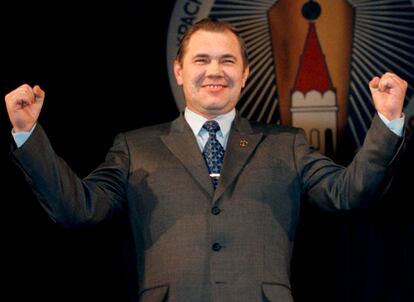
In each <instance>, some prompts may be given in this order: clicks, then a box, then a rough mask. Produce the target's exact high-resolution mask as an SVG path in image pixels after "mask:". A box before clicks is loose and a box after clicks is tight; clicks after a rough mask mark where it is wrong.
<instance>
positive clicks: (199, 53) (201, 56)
mask: <svg viewBox="0 0 414 302" xmlns="http://www.w3.org/2000/svg"><path fill="white" fill-rule="evenodd" d="M174 73H175V77H176V80H177V84H178V85H180V86H181V85H182V86H183V90H184V97H185V100H186V104H187V107H188V109H190V110H191V111H193V112H195V113H198V114H200V115H203V116H204V117H206V118H208V119H210V118H214V117H215V116H217V115H220V114H224V113H227V112H229V111H230V110H232V109H233V108H234V107H235V106H236V104H237V102H238V100H239V97H240V91H241V88H242V87H243V86H244V84H245V82H246V80H247V76H248V74H249V70H248V68H247V67H246V68H244V67H243V59H242V54H241V49H240V45H239V42H238V40H237V37H236V36H235V35H234V34H233V33H232V32H230V31H225V32H210V31H205V30H199V31H197V32H195V33H194V34H193V35H192V36H191V38H190V40H189V42H188V45H187V48H186V49H185V50H184V56H183V59H182V63H181V64H180V63H179V62H177V61H176V62H175V63H174Z"/></svg>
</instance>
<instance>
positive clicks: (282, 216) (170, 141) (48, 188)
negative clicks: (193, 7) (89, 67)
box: [5, 19, 407, 302]
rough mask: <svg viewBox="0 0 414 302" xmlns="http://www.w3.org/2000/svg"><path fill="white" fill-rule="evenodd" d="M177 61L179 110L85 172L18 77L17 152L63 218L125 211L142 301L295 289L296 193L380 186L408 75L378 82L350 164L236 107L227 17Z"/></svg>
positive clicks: (349, 196)
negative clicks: (57, 145)
mask: <svg viewBox="0 0 414 302" xmlns="http://www.w3.org/2000/svg"><path fill="white" fill-rule="evenodd" d="M174 72H175V76H176V79H177V83H178V84H179V85H181V86H183V89H184V95H185V99H186V104H187V107H186V109H185V112H184V113H183V114H182V115H181V116H179V117H178V118H177V119H176V120H174V121H172V122H171V123H166V124H162V125H156V126H152V127H147V128H143V129H138V130H135V131H130V132H127V133H121V134H119V135H118V136H117V137H116V138H115V141H114V145H113V147H112V148H111V149H110V150H109V152H108V154H107V157H106V160H105V162H104V163H102V164H101V165H100V166H99V167H98V168H97V169H96V170H95V171H93V172H92V173H91V174H90V175H89V176H87V177H86V178H84V179H80V178H78V177H77V176H76V175H75V174H74V173H73V171H72V170H71V169H70V168H69V167H68V166H67V165H66V164H65V162H64V161H63V160H62V159H61V158H59V157H58V156H57V155H56V154H55V153H54V151H53V149H52V147H51V144H50V142H49V140H48V139H47V137H46V134H45V132H44V131H43V129H42V127H41V126H40V125H39V124H38V123H37V119H38V116H39V114H40V111H41V107H42V105H43V100H44V97H45V93H44V92H43V90H42V89H41V88H40V87H39V86H35V87H33V88H32V87H30V86H29V85H26V84H24V85H22V86H20V87H18V88H17V89H15V90H14V91H12V92H10V93H9V94H8V95H6V97H5V100H6V105H7V109H8V113H9V117H10V120H11V123H12V125H13V132H14V136H15V141H16V148H15V150H14V151H13V154H12V156H13V159H14V161H15V162H16V163H17V165H18V166H19V167H21V168H22V171H23V173H24V174H25V176H26V178H27V180H28V182H29V183H30V184H31V186H32V188H33V191H34V192H35V194H36V195H37V196H38V199H39V201H40V202H41V203H42V204H43V206H44V208H45V209H46V211H47V212H48V213H49V215H50V217H51V218H52V219H54V220H55V221H56V222H57V223H60V224H62V225H65V226H73V225H78V224H93V223H98V222H100V221H102V220H104V219H108V218H110V217H111V216H113V215H114V214H115V213H117V212H118V211H120V210H121V209H124V208H126V209H127V210H128V211H129V217H130V222H131V225H132V227H133V237H134V238H133V239H134V243H135V250H136V252H137V263H138V272H139V281H140V301H144V302H147V301H226V302H229V301H239V302H240V301H249V302H250V301H283V302H287V301H293V298H292V293H291V289H290V280H289V279H290V269H289V266H290V260H291V250H292V246H293V239H294V234H295V228H296V225H297V222H298V216H299V208H300V202H301V197H302V196H303V195H305V196H306V199H307V200H309V201H310V202H312V203H314V204H316V205H318V206H319V207H321V208H324V209H326V210H330V211H337V210H348V209H352V208H355V207H363V206H367V205H369V203H371V202H372V201H373V200H375V199H376V198H377V197H378V195H379V194H380V189H381V188H383V187H385V185H386V184H387V182H388V178H389V177H388V176H389V174H390V172H391V167H392V166H393V163H394V161H395V158H396V155H397V154H398V151H399V149H401V146H402V143H403V139H402V137H401V135H402V128H403V126H402V125H403V122H404V121H403V117H402V116H403V114H402V107H403V100H404V95H405V91H406V87H407V83H406V82H405V81H404V80H402V79H400V78H399V77H398V76H396V75H395V74H392V73H386V74H385V75H383V76H382V77H381V78H379V77H375V78H374V79H373V80H372V81H371V82H370V88H371V92H372V97H373V101H374V104H375V107H376V109H377V111H378V114H376V115H375V117H374V118H373V121H372V126H371V128H370V130H369V131H368V133H367V137H366V141H365V143H364V146H363V147H362V148H361V150H360V152H359V153H358V154H357V155H356V157H355V159H354V160H353V162H352V163H351V164H350V165H349V166H348V167H347V168H344V167H342V166H340V165H337V164H335V163H334V162H332V161H331V160H330V159H328V158H326V157H324V156H323V155H321V154H319V153H318V152H316V151H315V150H314V149H313V148H312V147H311V146H310V145H309V144H308V143H307V142H306V139H305V137H304V132H303V131H302V130H300V129H296V128H289V127H281V126H277V125H257V124H253V123H250V122H249V121H247V120H246V119H244V118H242V117H241V116H240V115H239V113H238V112H237V111H236V110H235V106H236V104H237V101H238V99H239V96H240V91H241V89H242V87H243V86H244V84H245V82H246V80H247V77H248V73H249V68H248V60H247V55H246V52H245V48H244V44H243V42H242V40H241V39H240V38H239V36H238V35H237V33H236V32H235V31H234V29H233V28H231V27H230V25H228V24H227V23H224V22H220V21H216V20H210V19H204V20H202V21H200V22H199V23H197V24H195V25H194V26H193V27H191V28H190V29H189V30H188V31H187V33H186V35H185V36H184V38H183V39H182V43H181V47H180V48H179V51H178V54H177V59H176V61H175V63H174ZM212 120H215V121H217V122H218V123H214V122H211V121H212ZM206 121H208V123H207V124H206V126H204V123H205V122H206ZM213 128H214V129H213ZM210 132H211V133H210ZM206 149H208V150H206ZM203 154H204V155H205V158H203ZM223 154H224V161H222V156H223ZM210 164H213V165H212V166H210ZM221 165H222V167H221Z"/></svg>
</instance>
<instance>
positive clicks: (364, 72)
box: [167, 0, 414, 147]
mask: <svg viewBox="0 0 414 302" xmlns="http://www.w3.org/2000/svg"><path fill="white" fill-rule="evenodd" d="M381 3H382V4H381V5H378V1H375V0H338V1H331V0H317V1H309V0H297V1H291V0H261V1H257V0H231V1H230V0H229V1H226V0H177V1H176V4H175V6H174V9H173V12H172V14H171V20H170V24H169V28H168V37H167V63H168V68H169V69H168V72H169V80H170V86H171V89H172V92H173V95H174V98H175V102H176V104H177V107H178V108H179V109H180V110H182V109H183V108H184V106H185V101H184V97H183V93H182V91H181V87H179V86H177V84H176V82H175V78H174V72H173V62H174V59H175V55H176V51H177V49H178V44H179V41H180V39H181V37H182V36H183V34H184V32H185V30H186V29H187V28H188V26H190V25H191V24H193V23H195V22H197V21H199V20H201V19H202V18H204V17H212V18H217V19H220V20H223V21H227V22H229V23H231V24H232V25H233V26H234V27H235V28H236V29H237V30H238V31H239V32H240V34H241V36H242V37H243V39H244V40H245V42H246V46H247V52H248V55H249V60H250V76H249V79H248V81H247V83H246V87H245V88H244V89H243V90H242V93H241V97H240V101H239V103H238V104H237V109H238V110H239V111H240V113H241V114H242V115H243V116H244V117H246V118H248V119H251V120H256V121H260V122H265V123H281V124H291V125H294V126H295V125H296V124H295V123H299V124H297V125H298V126H300V127H304V128H306V127H308V128H309V129H312V131H314V130H315V129H316V132H313V133H316V136H317V141H318V142H320V143H321V144H322V145H323V144H324V142H325V138H324V137H322V138H321V137H320V135H321V133H322V132H323V133H324V135H326V133H327V132H326V131H325V130H329V131H330V137H329V141H330V142H333V143H334V144H335V142H336V141H337V137H338V138H339V139H340V138H341V135H342V134H343V133H344V132H346V134H347V135H348V136H349V137H350V138H351V140H352V141H353V142H354V144H355V146H356V147H359V146H360V145H362V142H363V139H364V137H365V134H366V131H367V130H368V128H369V124H370V121H371V119H372V117H373V115H374V113H375V109H374V107H373V104H372V101H371V95H370V92H369V88H368V82H369V81H370V79H371V78H372V77H373V76H376V75H380V74H382V73H384V72H386V71H392V72H395V73H396V74H398V75H400V76H401V77H402V78H404V79H405V80H406V81H407V82H408V83H413V81H414V57H413V53H414V18H413V16H414V0H405V1H399V2H398V4H396V3H395V1H392V0H389V1H382V2H381ZM412 92H413V86H409V89H408V92H407V102H406V103H407V104H408V103H409V100H410V99H411V95H412ZM303 121H309V122H310V123H311V124H310V125H309V126H306V125H302V124H300V123H301V122H303ZM318 121H319V123H322V122H321V121H323V123H328V124H329V129H323V127H322V128H321V126H320V125H319V124H318ZM305 130H306V129H305ZM312 135H313V134H312ZM326 139H327V138H326Z"/></svg>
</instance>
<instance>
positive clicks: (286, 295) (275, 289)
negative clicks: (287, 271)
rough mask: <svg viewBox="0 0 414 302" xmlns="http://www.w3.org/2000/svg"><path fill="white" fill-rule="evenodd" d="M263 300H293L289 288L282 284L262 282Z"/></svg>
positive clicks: (272, 301) (287, 301)
mask: <svg viewBox="0 0 414 302" xmlns="http://www.w3.org/2000/svg"><path fill="white" fill-rule="evenodd" d="M262 295H263V302H293V297H292V293H291V291H290V288H289V287H288V286H287V285H284V284H278V283H263V284H262Z"/></svg>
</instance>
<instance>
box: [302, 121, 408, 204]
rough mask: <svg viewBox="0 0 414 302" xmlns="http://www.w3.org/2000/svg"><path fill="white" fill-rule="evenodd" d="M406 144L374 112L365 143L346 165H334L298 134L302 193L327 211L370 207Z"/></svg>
mask: <svg viewBox="0 0 414 302" xmlns="http://www.w3.org/2000/svg"><path fill="white" fill-rule="evenodd" d="M403 146H404V139H403V138H401V137H399V136H397V135H395V134H394V133H393V132H392V131H390V130H389V129H388V128H387V127H386V126H385V125H384V124H383V122H382V121H381V120H380V118H379V117H378V115H375V116H374V118H373V120H372V124H371V127H370V129H369V130H368V132H367V135H366V137H365V141H364V143H363V146H362V147H361V149H360V150H359V151H358V153H357V154H356V155H355V157H354V159H353V160H352V162H351V163H350V164H349V165H348V166H347V167H343V166H341V165H338V164H335V163H334V162H333V161H332V160H330V159H329V158H327V157H324V156H322V155H320V154H319V153H318V152H316V151H315V150H313V149H312V148H311V147H309V144H308V143H307V142H306V139H305V137H304V135H303V133H302V134H298V135H297V136H296V142H295V154H296V164H297V169H298V173H299V178H300V179H301V180H302V188H303V194H304V195H306V197H307V199H308V200H309V201H310V202H312V203H315V204H317V205H318V206H319V207H322V208H324V209H327V210H333V211H334V210H350V209H354V208H364V207H367V206H370V205H371V204H372V202H374V201H375V200H377V199H378V198H379V197H380V196H381V195H382V194H383V193H384V192H385V190H386V188H388V186H389V183H390V182H391V180H392V172H393V170H394V166H395V163H396V159H397V158H398V157H399V154H400V153H401V150H402V149H403Z"/></svg>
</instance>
